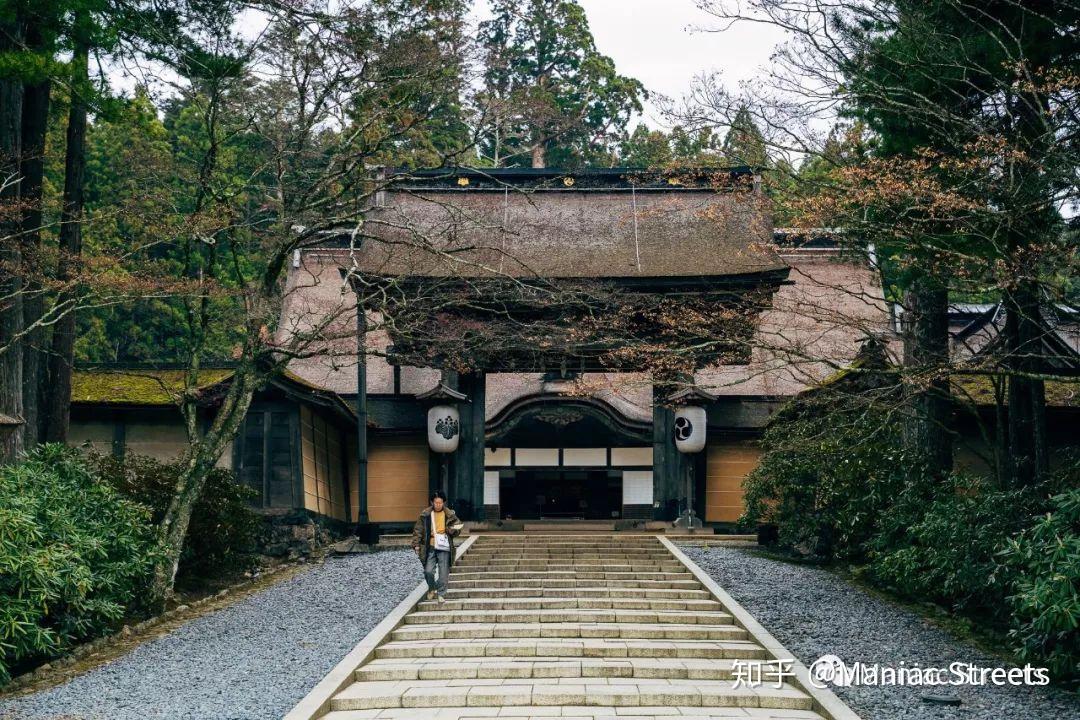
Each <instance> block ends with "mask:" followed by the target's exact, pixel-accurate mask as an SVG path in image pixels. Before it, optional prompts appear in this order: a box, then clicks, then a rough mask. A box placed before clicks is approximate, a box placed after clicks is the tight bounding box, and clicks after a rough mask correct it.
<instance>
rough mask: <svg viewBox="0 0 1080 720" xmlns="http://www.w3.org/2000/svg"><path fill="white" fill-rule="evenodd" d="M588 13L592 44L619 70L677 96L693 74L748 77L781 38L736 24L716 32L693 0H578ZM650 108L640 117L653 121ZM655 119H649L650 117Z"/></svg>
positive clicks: (729, 80) (766, 30) (711, 20)
mask: <svg viewBox="0 0 1080 720" xmlns="http://www.w3.org/2000/svg"><path fill="white" fill-rule="evenodd" d="M578 2H579V3H580V4H581V6H582V7H583V8H585V13H586V15H587V16H588V18H589V26H590V28H591V29H592V33H593V37H595V38H596V47H597V49H598V50H600V52H602V53H604V54H605V55H608V56H610V57H611V58H612V59H614V60H615V65H616V67H617V68H618V70H619V72H620V73H621V74H623V75H629V76H630V77H634V78H637V79H638V80H640V81H641V82H642V83H644V84H645V87H646V88H648V89H649V90H650V91H655V92H660V93H663V94H664V95H667V96H669V97H672V98H675V99H678V98H680V97H682V95H683V94H684V93H685V92H686V91H687V90H688V89H689V87H690V82H691V80H692V79H693V78H694V76H696V75H700V74H701V73H702V72H707V71H713V70H716V71H720V72H721V74H722V77H723V78H724V81H725V83H726V84H729V85H731V86H734V85H735V84H737V83H738V82H740V81H742V80H748V79H751V78H752V77H753V76H754V74H755V72H756V71H757V70H758V69H759V68H760V67H761V66H763V65H765V64H766V63H768V61H769V55H770V54H771V53H772V50H773V48H774V47H775V46H776V44H777V43H778V42H780V41H782V40H783V37H782V34H781V33H780V31H778V30H777V29H776V28H773V27H769V26H765V25H751V24H748V23H740V24H739V25H736V26H735V27H733V28H731V29H728V30H726V31H724V32H722V33H718V32H700V31H695V30H694V28H695V27H698V28H700V27H716V26H717V25H718V23H717V21H716V20H715V18H712V17H710V16H709V15H708V14H706V13H705V12H703V11H701V10H699V9H697V8H696V7H695V4H694V2H693V0H578ZM656 115H657V113H656V111H655V108H653V109H652V110H651V111H647V112H646V117H645V121H646V122H648V123H649V125H655V124H657V121H658V120H659V118H656ZM654 118H655V119H654Z"/></svg>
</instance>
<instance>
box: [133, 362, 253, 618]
mask: <svg viewBox="0 0 1080 720" xmlns="http://www.w3.org/2000/svg"><path fill="white" fill-rule="evenodd" d="M257 374H258V372H257V371H256V370H255V369H253V368H250V367H247V368H245V367H244V366H241V367H238V368H237V369H236V372H235V373H234V375H233V378H232V387H231V388H230V390H229V393H228V395H227V396H226V398H225V400H224V401H223V402H222V403H221V406H220V407H219V408H218V411H217V413H218V414H217V416H216V417H215V418H214V422H213V423H212V424H211V426H210V428H209V429H208V430H207V431H206V432H205V433H204V434H202V435H201V436H195V435H193V433H192V428H195V427H197V426H198V424H199V423H198V420H197V418H198V409H197V408H196V407H195V406H194V405H189V406H187V407H186V408H184V413H185V416H186V417H185V420H186V424H187V428H188V441H189V443H190V446H191V449H190V450H189V451H188V455H187V459H186V466H185V469H184V472H183V473H182V474H181V476H180V479H179V480H178V481H177V484H176V491H175V493H174V494H173V497H172V500H171V501H170V502H169V507H168V509H167V510H166V511H165V515H164V517H162V519H161V526H160V537H161V551H162V555H161V558H160V560H159V562H158V564H157V565H156V566H155V568H154V575H153V578H152V579H151V583H150V598H151V600H150V606H151V607H152V608H154V609H157V610H159V611H160V610H162V609H164V607H165V602H166V601H167V600H168V599H169V596H170V595H172V589H173V584H174V582H175V581H176V571H177V569H178V568H179V566H180V553H181V552H182V551H183V549H184V539H185V538H186V537H187V531H188V526H189V525H190V524H191V513H192V511H193V510H194V509H195V504H196V503H197V502H198V501H199V498H200V497H201V496H202V491H203V487H204V486H205V485H206V479H207V477H208V476H209V475H210V473H211V472H212V471H213V469H214V465H215V464H216V463H217V459H218V458H219V457H221V454H222V453H223V452H224V451H225V446H226V444H227V443H228V442H229V441H231V440H232V439H233V438H235V437H236V434H237V432H238V431H239V429H240V423H242V422H243V420H244V418H245V417H246V416H247V411H248V408H249V407H250V406H251V398H252V397H253V396H254V394H255V387H256V386H257V385H259V380H260V378H259V377H256V375H257Z"/></svg>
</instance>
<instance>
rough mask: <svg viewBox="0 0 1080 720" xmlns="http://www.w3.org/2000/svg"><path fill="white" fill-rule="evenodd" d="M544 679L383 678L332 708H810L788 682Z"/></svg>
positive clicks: (350, 690)
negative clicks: (755, 684) (776, 684)
mask: <svg viewBox="0 0 1080 720" xmlns="http://www.w3.org/2000/svg"><path fill="white" fill-rule="evenodd" d="M605 680H606V679H604V678H600V679H598V681H596V682H589V681H588V679H587V678H578V679H571V678H548V679H546V681H545V679H530V680H507V681H502V680H494V679H493V680H480V679H475V680H474V679H467V680H386V681H374V682H354V683H352V684H351V685H349V686H348V687H346V688H345V689H344V690H342V691H341V692H339V693H338V694H337V695H335V696H334V698H333V699H332V700H331V709H332V710H367V709H375V708H398V707H400V708H408V707H412V708H422V709H423V710H424V711H426V712H430V711H431V710H432V709H433V708H445V707H503V708H505V707H508V706H515V705H516V706H523V705H536V706H547V707H550V706H567V705H569V706H575V705H592V706H604V707H616V708H619V707H635V706H641V705H657V706H664V705H680V706H686V707H706V708H717V709H718V708H760V707H766V708H783V709H792V710H810V709H812V708H813V700H812V699H811V698H810V696H809V695H807V694H806V693H804V692H802V691H801V690H798V689H797V688H795V687H793V686H791V685H783V686H781V687H779V688H777V687H770V686H768V685H763V686H758V687H748V686H746V685H745V684H744V685H743V686H741V687H735V681H733V680H693V681H690V680H665V679H652V680H649V679H627V680H619V681H618V682H605Z"/></svg>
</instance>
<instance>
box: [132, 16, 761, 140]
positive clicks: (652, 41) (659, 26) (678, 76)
mask: <svg viewBox="0 0 1080 720" xmlns="http://www.w3.org/2000/svg"><path fill="white" fill-rule="evenodd" d="M473 2H474V13H473V20H474V21H477V20H480V19H483V18H485V17H487V15H488V13H487V1H486V0H473ZM578 2H579V3H580V4H581V6H582V7H583V8H584V9H585V13H586V15H587V16H588V20H589V27H590V29H591V30H592V33H593V37H594V38H595V39H596V46H597V49H599V51H600V52H602V53H603V54H605V55H608V56H610V57H611V58H612V59H613V60H614V61H615V66H616V68H617V69H618V72H619V73H621V74H623V75H627V76H630V77H633V78H636V79H638V80H640V81H641V82H642V83H643V84H644V85H645V87H646V88H647V89H648V90H649V91H650V92H658V93H661V94H663V95H666V96H668V97H670V98H673V99H676V100H677V99H679V98H681V97H682V96H683V94H684V93H685V92H686V91H687V90H688V89H689V88H690V83H691V81H692V80H693V78H694V77H695V76H696V75H700V74H701V73H703V72H710V71H720V72H721V74H722V77H723V78H724V81H725V84H728V85H730V86H732V87H734V86H735V85H736V84H737V83H738V82H740V81H742V80H747V79H750V78H752V77H753V76H754V74H755V73H756V72H757V70H758V69H759V68H760V67H762V66H763V65H765V64H766V63H768V61H769V55H770V53H771V52H772V50H773V48H774V47H775V46H776V44H777V43H778V42H780V41H781V40H782V35H781V33H780V31H778V30H777V29H776V28H773V27H769V26H765V25H754V24H747V23H742V24H739V25H737V26H735V27H733V28H731V29H728V30H726V31H725V32H722V33H718V32H705V31H701V30H695V28H707V27H714V28H715V27H716V26H717V25H718V22H717V21H716V20H715V18H712V17H710V16H709V15H708V14H707V13H705V12H703V11H701V10H699V9H698V8H697V7H695V3H694V0H578ZM264 26H265V19H263V18H261V17H260V16H259V14H258V13H252V12H249V13H244V14H243V15H241V16H240V17H238V18H237V29H238V30H239V31H240V32H242V33H243V34H244V35H246V36H248V37H249V39H250V38H251V37H254V36H256V35H257V34H258V33H259V32H260V31H261V30H262V28H263V27H264ZM128 69H129V70H132V68H128ZM110 74H111V76H112V80H113V82H114V85H115V86H116V87H117V88H118V89H123V90H126V91H129V92H130V91H131V89H132V88H133V87H134V85H135V84H136V82H138V81H139V80H140V79H141V78H140V77H139V73H138V72H136V76H134V77H132V76H126V77H125V74H124V73H123V71H122V70H121V69H120V68H115V71H114V72H112V73H110ZM643 120H644V121H645V122H647V123H648V124H649V125H650V126H656V125H660V124H663V121H662V118H660V116H659V113H658V112H657V110H656V106H655V105H653V104H650V105H649V106H648V107H647V108H646V111H645V115H644V117H643Z"/></svg>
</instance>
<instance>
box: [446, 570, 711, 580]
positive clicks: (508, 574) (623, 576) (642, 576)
mask: <svg viewBox="0 0 1080 720" xmlns="http://www.w3.org/2000/svg"><path fill="white" fill-rule="evenodd" d="M450 575H451V577H454V576H456V577H458V578H459V579H461V580H484V579H486V578H490V579H492V580H518V579H521V580H532V579H538V580H545V579H548V578H552V579H560V578H580V579H583V580H685V579H687V578H692V577H694V576H693V575H692V574H690V573H688V572H686V571H683V572H651V571H643V572H636V571H633V570H623V571H615V572H606V571H604V570H534V571H531V572H530V571H524V570H523V571H516V570H474V569H472V568H468V569H465V570H461V569H457V568H455V569H454V571H452V572H451V573H450Z"/></svg>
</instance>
